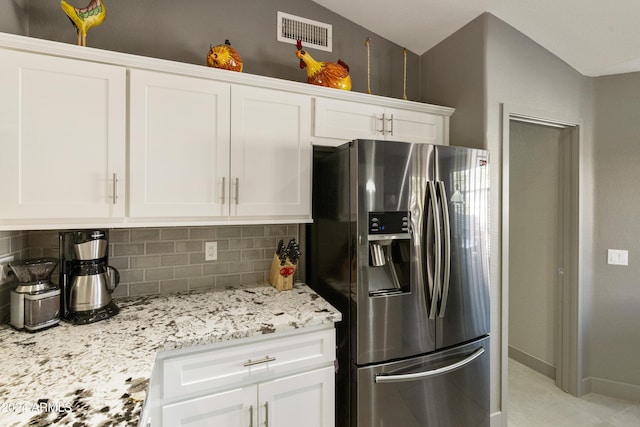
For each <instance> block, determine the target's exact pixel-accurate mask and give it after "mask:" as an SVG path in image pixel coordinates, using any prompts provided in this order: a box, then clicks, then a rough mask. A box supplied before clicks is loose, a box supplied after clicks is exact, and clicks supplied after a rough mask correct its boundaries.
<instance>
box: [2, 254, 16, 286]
mask: <svg viewBox="0 0 640 427" xmlns="http://www.w3.org/2000/svg"><path fill="white" fill-rule="evenodd" d="M13 259H14V258H13V255H10V256H7V257H4V258H2V259H0V282H2V281H4V279H6V278H7V277H8V276H9V263H10V262H11V261H13Z"/></svg>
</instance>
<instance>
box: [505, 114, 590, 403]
mask: <svg viewBox="0 0 640 427" xmlns="http://www.w3.org/2000/svg"><path fill="white" fill-rule="evenodd" d="M516 111H517V110H516V109H514V108H509V107H508V106H503V153H502V154H503V174H502V180H503V188H502V202H503V205H502V213H503V215H502V218H503V223H502V235H503V239H502V248H503V256H502V312H503V324H502V328H503V329H502V330H503V334H504V335H503V336H504V337H505V341H506V342H504V343H503V346H502V355H503V382H502V384H503V387H504V389H503V392H504V393H505V395H504V396H503V398H506V389H507V378H508V368H507V365H508V363H507V361H508V358H509V357H513V358H514V359H515V360H516V361H518V362H520V363H523V364H525V365H526V366H529V367H530V368H532V369H534V370H536V371H538V372H540V373H542V374H544V375H546V376H548V377H551V378H554V379H555V383H556V386H557V387H559V388H560V389H562V390H564V391H566V392H568V393H571V394H573V395H576V396H578V395H579V375H578V373H579V372H580V357H579V354H580V345H579V330H578V329H579V322H578V280H577V279H578V249H579V246H578V230H579V221H578V189H579V187H578V182H579V174H578V172H579V169H578V166H579V151H578V147H579V137H580V127H579V126H578V125H577V124H575V123H570V122H563V121H556V120H548V119H540V118H539V117H543V115H542V114H538V115H536V114H531V113H530V112H528V114H523V113H521V112H520V111H522V110H520V111H518V112H517V113H516ZM538 113H539V112H538Z"/></svg>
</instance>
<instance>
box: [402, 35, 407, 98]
mask: <svg viewBox="0 0 640 427" xmlns="http://www.w3.org/2000/svg"><path fill="white" fill-rule="evenodd" d="M402 56H403V57H404V70H403V72H402V99H404V100H405V101H406V100H407V48H406V47H405V48H404V49H402Z"/></svg>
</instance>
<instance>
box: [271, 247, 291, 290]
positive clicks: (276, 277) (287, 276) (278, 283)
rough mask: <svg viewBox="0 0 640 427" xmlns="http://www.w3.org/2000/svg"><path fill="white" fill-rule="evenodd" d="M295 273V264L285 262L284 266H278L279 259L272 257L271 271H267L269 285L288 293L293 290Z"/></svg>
mask: <svg viewBox="0 0 640 427" xmlns="http://www.w3.org/2000/svg"><path fill="white" fill-rule="evenodd" d="M283 273H284V274H283ZM295 273H296V266H295V264H291V263H290V262H289V260H287V261H286V262H285V263H284V265H280V258H278V256H277V255H274V256H273V261H271V270H270V271H269V283H270V284H271V286H273V287H274V288H276V289H277V290H279V291H288V290H289V289H293V275H294V274H295Z"/></svg>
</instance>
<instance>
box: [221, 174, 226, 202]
mask: <svg viewBox="0 0 640 427" xmlns="http://www.w3.org/2000/svg"><path fill="white" fill-rule="evenodd" d="M225 179H226V177H224V176H223V177H222V191H221V194H222V197H220V199H222V204H223V205H224V199H225V191H226V189H225V185H224V184H225Z"/></svg>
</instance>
